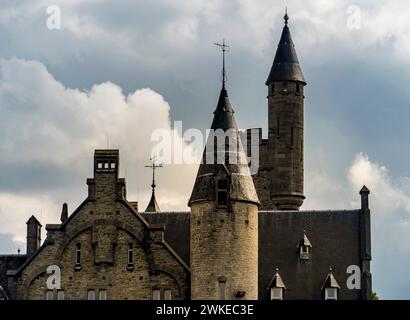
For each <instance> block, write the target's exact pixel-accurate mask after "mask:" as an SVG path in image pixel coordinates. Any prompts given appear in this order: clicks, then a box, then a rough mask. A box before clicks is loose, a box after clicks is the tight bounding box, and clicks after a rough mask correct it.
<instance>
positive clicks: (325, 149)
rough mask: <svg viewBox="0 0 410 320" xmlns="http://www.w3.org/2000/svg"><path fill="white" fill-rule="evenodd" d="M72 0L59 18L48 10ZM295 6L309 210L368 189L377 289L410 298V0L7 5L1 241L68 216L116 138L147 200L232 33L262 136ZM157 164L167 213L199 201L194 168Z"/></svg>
mask: <svg viewBox="0 0 410 320" xmlns="http://www.w3.org/2000/svg"><path fill="white" fill-rule="evenodd" d="M50 5H57V6H59V8H60V9H61V29H53V30H50V29H49V28H48V27H47V20H48V19H49V16H50V15H49V14H47V8H48V7H49V6H50ZM285 5H287V6H288V11H289V15H290V28H291V32H292V36H293V39H294V42H295V44H296V49H297V52H298V55H299V60H300V62H301V65H302V69H303V72H304V75H305V78H306V80H307V82H308V86H307V88H306V104H305V131H306V133H305V135H306V136H305V140H306V142H305V156H306V158H305V166H306V171H305V172H306V173H305V188H306V196H307V200H306V201H305V204H304V207H303V208H304V209H338V208H344V209H351V208H357V207H359V195H358V191H359V190H360V188H361V186H362V185H363V184H366V185H367V186H368V187H369V189H370V190H371V197H370V205H371V208H372V231H373V234H372V240H373V243H372V244H373V263H372V271H373V285H374V290H375V291H376V292H377V293H378V294H379V296H380V297H381V298H385V299H394V298H399V299H405V298H410V278H408V277H407V273H408V268H409V266H410V246H409V243H410V164H409V162H408V159H409V158H410V148H409V147H408V146H409V144H410V143H409V140H410V127H409V126H408V125H407V123H408V119H410V109H409V107H408V106H409V102H410V90H409V89H408V87H409V85H408V84H409V83H410V24H409V23H408V21H410V2H408V1H405V0H389V1H387V0H379V1H377V2H376V1H370V0H356V1H348V0H337V1H336V0H335V1H331V2H330V1H324V0H312V1H309V2H307V1H301V0H300V1H298V0H288V1H271V0H257V1H256V0H229V1H228V0H223V1H221V0H219V1H217V0H197V1H187V0H152V1H149V2H148V1H142V0H138V1H136V0H116V1H108V0H70V1H63V0H53V1H48V0H36V1H32V0H20V1H15V0H2V1H1V4H0V168H1V169H0V252H3V253H6V252H7V253H14V252H16V251H17V248H22V250H23V251H24V241H25V222H26V220H27V219H28V218H29V216H30V215H31V214H35V215H36V216H37V217H38V218H39V219H40V220H41V222H42V223H43V225H44V224H45V223H53V222H54V223H55V222H58V219H59V215H60V210H61V205H62V203H63V202H68V205H69V210H70V211H73V210H74V209H75V207H76V206H77V205H78V204H79V203H80V202H81V201H82V200H83V199H84V197H85V196H86V185H85V179H86V178H87V177H90V176H91V175H92V156H93V150H94V149H95V148H105V147H107V146H109V147H113V148H120V152H121V155H120V156H121V175H122V176H124V177H126V179H127V185H128V194H129V198H131V199H137V200H138V201H139V202H140V207H141V208H145V206H146V204H147V202H148V200H149V195H150V187H149V185H150V174H151V173H150V172H149V170H148V169H146V168H144V165H146V164H148V162H149V156H150V150H151V148H152V146H153V143H152V141H151V139H150V136H151V133H152V131H153V130H154V129H157V128H164V129H166V130H167V131H169V132H170V133H175V137H176V139H175V141H174V143H177V144H180V145H183V146H184V147H186V148H190V146H187V145H186V144H185V143H184V142H183V141H182V138H181V135H182V134H181V132H176V131H175V130H174V126H173V123H174V121H182V124H183V131H185V130H187V129H189V128H198V129H201V130H204V129H205V128H207V127H209V125H210V122H211V117H212V112H213V109H214V108H215V105H216V100H217V97H218V93H219V89H220V62H221V61H220V54H219V52H218V50H217V48H216V47H215V46H213V43H214V42H216V41H220V40H221V39H222V38H226V39H227V41H228V43H229V45H230V47H231V51H230V52H229V54H228V58H227V59H228V60H227V67H228V90H229V93H230V97H231V102H232V104H233V105H234V108H235V110H236V115H237V120H238V123H239V126H240V127H241V128H249V127H262V128H263V129H264V130H265V132H266V127H267V103H266V87H265V85H264V82H265V80H266V77H267V75H268V72H269V68H270V65H271V63H272V60H273V56H274V52H275V49H276V46H277V43H278V40H279V37H280V33H281V29H282V26H283V20H282V16H283V11H284V7H285ZM158 173H159V175H158V189H157V195H158V200H159V204H160V207H161V209H162V210H187V207H186V203H187V200H188V198H189V195H190V191H191V188H192V184H193V179H194V176H195V173H196V166H195V165H177V164H173V165H167V166H165V167H164V168H163V169H161V170H160V171H159V172H158Z"/></svg>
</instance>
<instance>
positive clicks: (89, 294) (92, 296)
mask: <svg viewBox="0 0 410 320" xmlns="http://www.w3.org/2000/svg"><path fill="white" fill-rule="evenodd" d="M87 300H95V290H94V289H90V290H88V292H87Z"/></svg>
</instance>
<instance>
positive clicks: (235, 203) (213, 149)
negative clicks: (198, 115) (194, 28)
mask: <svg viewBox="0 0 410 320" xmlns="http://www.w3.org/2000/svg"><path fill="white" fill-rule="evenodd" d="M211 129H213V130H214V131H212V130H211V133H210V135H209V137H208V142H207V145H206V147H205V151H204V155H203V161H202V163H201V165H200V167H199V170H198V174H197V177H196V181H195V184H194V188H193V191H192V195H191V198H190V200H189V206H190V207H191V218H190V224H191V228H190V241H191V242H190V243H191V245H190V250H191V252H190V255H191V259H190V262H191V298H192V299H195V300H198V299H201V300H202V299H204V300H207V299H212V300H218V299H219V300H224V299H257V298H258V207H259V200H258V197H257V194H256V190H255V187H254V184H253V181H252V177H251V175H250V172H249V167H248V164H247V162H246V159H245V154H244V151H243V147H242V143H241V140H240V136H239V132H238V128H237V125H236V121H235V118H234V111H233V109H232V107H231V104H230V102H229V98H228V93H227V91H226V89H225V85H223V86H222V90H221V93H220V96H219V101H218V105H217V107H216V110H215V112H214V119H213V122H212V127H211ZM212 132H214V133H212ZM228 151H229V152H228ZM212 158H213V159H212Z"/></svg>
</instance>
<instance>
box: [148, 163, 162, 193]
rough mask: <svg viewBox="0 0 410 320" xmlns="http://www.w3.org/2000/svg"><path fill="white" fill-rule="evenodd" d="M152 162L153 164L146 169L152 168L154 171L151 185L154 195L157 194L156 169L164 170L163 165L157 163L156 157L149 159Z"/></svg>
mask: <svg viewBox="0 0 410 320" xmlns="http://www.w3.org/2000/svg"><path fill="white" fill-rule="evenodd" d="M149 159H150V160H151V162H152V164H151V165H150V166H145V168H151V169H152V184H151V188H152V193H153V194H154V193H155V187H156V185H155V169H157V168H162V163H160V164H157V163H156V162H155V156H152V157H151V158H149Z"/></svg>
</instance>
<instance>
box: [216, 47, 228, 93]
mask: <svg viewBox="0 0 410 320" xmlns="http://www.w3.org/2000/svg"><path fill="white" fill-rule="evenodd" d="M214 45H216V46H218V47H220V48H221V50H222V88H224V89H225V82H226V72H225V52H229V46H228V45H226V44H225V39H222V44H221V43H218V42H216V43H214Z"/></svg>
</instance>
